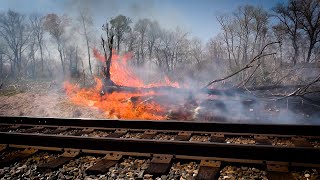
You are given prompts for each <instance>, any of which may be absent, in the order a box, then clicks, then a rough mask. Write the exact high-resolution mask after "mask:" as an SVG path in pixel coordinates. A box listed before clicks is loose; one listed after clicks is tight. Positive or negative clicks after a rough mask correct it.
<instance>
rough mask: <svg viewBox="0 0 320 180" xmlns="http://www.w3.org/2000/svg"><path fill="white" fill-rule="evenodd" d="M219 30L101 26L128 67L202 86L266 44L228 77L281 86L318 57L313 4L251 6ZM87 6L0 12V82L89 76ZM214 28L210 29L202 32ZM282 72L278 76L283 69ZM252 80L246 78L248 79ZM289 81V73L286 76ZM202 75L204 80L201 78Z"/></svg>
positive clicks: (93, 28) (119, 23)
mask: <svg viewBox="0 0 320 180" xmlns="http://www.w3.org/2000/svg"><path fill="white" fill-rule="evenodd" d="M217 21H218V22H219V23H220V25H221V32H220V33H219V34H218V35H217V36H215V37H213V38H211V39H210V40H209V42H207V43H204V42H203V41H202V40H201V39H199V38H196V37H193V36H192V35H191V34H190V33H189V32H186V31H184V30H183V29H182V28H179V27H173V28H167V27H161V25H160V24H159V23H158V22H157V21H156V20H152V19H148V18H144V19H131V18H130V17H126V16H124V15H118V16H115V17H113V18H111V19H108V20H107V21H106V24H105V25H107V24H108V25H110V27H112V29H113V30H114V43H113V49H115V50H116V52H118V53H119V54H122V53H125V52H131V53H132V54H133V59H132V61H131V65H132V66H133V67H140V69H143V68H144V69H145V70H146V71H148V70H149V69H154V70H158V71H157V72H161V73H164V74H167V75H170V76H172V77H173V78H176V79H179V78H180V79H183V78H185V77H186V76H188V78H190V79H199V80H203V81H207V80H208V79H214V77H215V76H223V75H227V74H230V73H232V72H236V71H237V70H239V69H241V68H242V67H244V66H245V65H246V64H248V62H250V61H251V60H252V58H254V57H255V56H256V55H257V54H258V53H259V52H260V51H261V49H262V48H263V47H264V46H265V45H266V44H268V43H270V42H277V41H279V42H280V43H275V44H272V46H270V47H268V48H266V50H265V51H264V53H265V54H270V56H264V57H263V58H261V60H259V61H257V66H256V69H255V70H254V72H253V69H252V70H250V69H249V70H248V71H244V72H241V73H240V74H239V76H237V77H235V78H233V80H234V81H244V80H246V79H248V78H249V77H250V83H251V84H257V83H259V84H268V83H269V84H270V83H274V82H278V81H282V80H283V78H284V76H288V73H290V71H288V72H286V70H285V69H287V66H290V67H291V68H292V67H293V68H294V67H295V66H296V65H297V64H298V65H300V64H307V63H309V64H310V63H311V64H314V65H316V64H317V63H318V62H319V60H318V59H319V58H318V57H319V55H320V46H319V43H318V42H319V41H320V35H319V34H320V2H319V1H318V0H289V2H288V3H283V4H278V5H277V6H275V7H274V8H272V10H270V11H269V10H266V9H263V8H262V7H256V6H251V5H246V6H241V7H238V8H237V9H236V10H235V11H234V12H233V13H230V14H221V15H219V16H217ZM101 26H102V25H99V24H95V23H94V20H93V17H92V15H91V14H90V11H89V10H88V9H81V10H79V12H78V13H77V16H75V17H70V16H66V15H58V14H54V13H51V14H46V15H40V14H31V15H26V14H22V13H19V12H15V11H13V10H8V11H7V12H2V13H1V14H0V74H1V77H2V78H5V77H12V78H22V77H23V78H36V77H44V76H47V77H54V76H58V75H63V76H64V77H67V76H70V75H72V76H80V75H81V74H86V75H95V74H99V71H100V70H101V69H100V68H99V66H101V63H100V62H98V61H96V60H95V58H94V57H93V52H92V50H93V48H98V49H100V51H101V52H103V50H102V46H101V36H102V37H105V36H106V35H105V31H101V30H102V29H100V28H99V27H101ZM203 28H214V27H203ZM282 70H283V71H282ZM253 73H255V75H254V77H253V78H251V76H252V74H253ZM289 76H290V75H289ZM206 78H207V79H206Z"/></svg>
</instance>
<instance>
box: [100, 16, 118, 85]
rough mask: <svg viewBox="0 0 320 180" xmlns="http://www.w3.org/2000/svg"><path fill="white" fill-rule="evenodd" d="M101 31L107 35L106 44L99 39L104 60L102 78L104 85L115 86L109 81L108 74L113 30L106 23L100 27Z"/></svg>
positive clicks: (109, 75) (109, 76)
mask: <svg viewBox="0 0 320 180" xmlns="http://www.w3.org/2000/svg"><path fill="white" fill-rule="evenodd" d="M102 29H103V30H104V31H106V33H107V42H106V41H105V40H104V39H103V37H101V40H102V47H103V51H104V57H105V60H106V66H105V67H104V69H103V72H104V76H105V84H106V85H110V86H113V85H115V84H114V82H113V81H112V80H111V74H110V67H111V60H112V53H113V52H112V51H113V41H114V36H115V30H114V27H113V26H110V24H109V23H108V22H106V24H104V25H103V26H102Z"/></svg>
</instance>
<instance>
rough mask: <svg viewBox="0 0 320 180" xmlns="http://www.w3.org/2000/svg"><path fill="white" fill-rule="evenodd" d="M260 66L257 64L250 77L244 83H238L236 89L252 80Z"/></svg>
mask: <svg viewBox="0 0 320 180" xmlns="http://www.w3.org/2000/svg"><path fill="white" fill-rule="evenodd" d="M260 65H261V63H259V64H258V65H257V66H256V68H255V69H254V70H253V71H252V73H251V75H250V76H249V77H248V78H247V79H246V80H245V81H242V82H240V83H239V84H238V85H237V86H236V87H237V88H240V87H243V86H245V85H246V84H247V83H248V82H249V80H250V79H251V78H252V76H253V75H254V73H255V72H256V71H257V69H258V68H259V67H260Z"/></svg>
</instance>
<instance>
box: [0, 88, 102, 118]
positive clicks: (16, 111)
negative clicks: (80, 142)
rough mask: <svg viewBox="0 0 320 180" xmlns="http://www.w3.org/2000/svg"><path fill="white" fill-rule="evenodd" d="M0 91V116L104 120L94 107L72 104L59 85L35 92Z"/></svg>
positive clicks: (29, 90)
mask: <svg viewBox="0 0 320 180" xmlns="http://www.w3.org/2000/svg"><path fill="white" fill-rule="evenodd" d="M25 91H26V92H23V91H21V90H16V89H13V90H8V89H5V90H2V91H0V92H2V93H0V116H36V117H61V118H99V119H102V118H105V116H104V113H103V112H102V111H99V110H98V109H97V108H94V107H81V106H78V105H75V104H73V103H72V102H71V101H70V100H69V99H68V97H67V95H65V92H64V91H63V88H62V87H61V85H55V86H54V87H51V86H45V87H42V88H38V89H37V90H32V89H28V90H25Z"/></svg>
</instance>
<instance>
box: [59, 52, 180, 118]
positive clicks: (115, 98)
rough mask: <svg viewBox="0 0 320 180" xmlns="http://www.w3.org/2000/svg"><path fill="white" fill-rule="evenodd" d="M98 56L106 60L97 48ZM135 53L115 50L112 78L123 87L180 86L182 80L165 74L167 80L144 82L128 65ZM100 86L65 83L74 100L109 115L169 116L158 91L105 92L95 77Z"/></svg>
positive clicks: (100, 82)
mask: <svg viewBox="0 0 320 180" xmlns="http://www.w3.org/2000/svg"><path fill="white" fill-rule="evenodd" d="M93 53H94V55H95V57H96V58H97V59H98V60H100V61H102V62H105V58H104V56H103V55H101V54H100V53H99V52H98V51H97V50H96V49H94V50H93ZM130 58H131V54H125V55H123V56H119V55H117V54H116V53H115V52H113V55H112V63H111V68H110V74H111V80H112V81H113V82H114V83H116V84H117V85H120V86H130V87H141V88H150V87H158V86H172V87H179V84H178V83H175V82H171V81H170V80H169V78H168V77H165V79H164V82H159V83H152V84H144V83H143V81H142V80H141V79H139V78H138V77H137V76H136V75H135V74H134V72H133V71H132V70H131V69H130V68H129V66H128V60H129V59H130ZM95 81H96V86H95V87H92V88H87V89H85V88H80V87H79V86H78V85H74V84H71V83H69V82H65V84H64V88H65V90H66V93H67V95H68V96H69V97H70V99H71V101H72V102H74V103H75V104H78V105H82V106H93V107H97V108H99V109H100V110H102V111H104V112H105V114H106V117H107V118H120V119H149V120H150V119H152V120H163V119H166V112H167V110H166V108H164V107H163V106H161V105H160V104H158V103H157V102H155V100H154V97H156V96H157V94H156V93H155V92H153V91H148V92H143V93H139V92H137V93H128V92H112V93H106V94H104V95H101V94H100V92H101V89H102V88H103V83H102V81H101V80H100V79H99V78H95Z"/></svg>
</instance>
